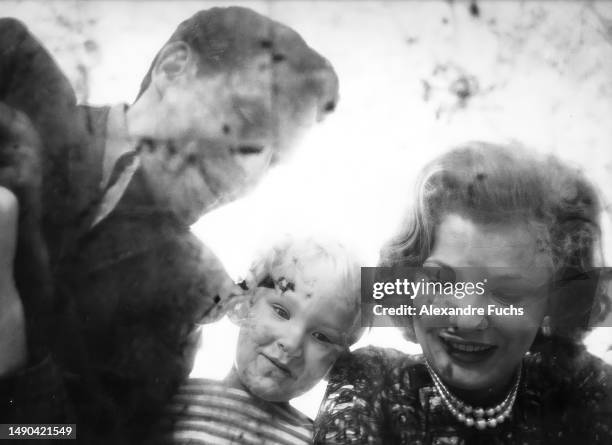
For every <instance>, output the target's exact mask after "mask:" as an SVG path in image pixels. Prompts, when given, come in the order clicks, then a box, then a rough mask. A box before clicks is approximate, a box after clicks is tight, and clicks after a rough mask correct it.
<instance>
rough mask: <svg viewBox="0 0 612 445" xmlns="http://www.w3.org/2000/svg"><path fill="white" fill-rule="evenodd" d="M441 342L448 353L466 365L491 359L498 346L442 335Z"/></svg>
mask: <svg viewBox="0 0 612 445" xmlns="http://www.w3.org/2000/svg"><path fill="white" fill-rule="evenodd" d="M439 338H440V342H441V343H442V346H443V347H444V349H445V350H446V352H447V353H448V354H449V355H450V356H451V357H453V358H454V359H456V360H458V361H460V362H465V363H477V362H481V361H484V360H486V359H488V358H489V357H491V356H492V355H493V354H494V353H495V350H496V349H497V346H495V345H491V344H487V343H479V342H472V341H467V340H463V339H459V338H456V337H452V336H444V335H440V336H439Z"/></svg>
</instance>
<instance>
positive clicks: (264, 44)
mask: <svg viewBox="0 0 612 445" xmlns="http://www.w3.org/2000/svg"><path fill="white" fill-rule="evenodd" d="M260 44H261V47H262V48H265V49H270V48H272V40H268V39H264V40H262V41H261V42H260Z"/></svg>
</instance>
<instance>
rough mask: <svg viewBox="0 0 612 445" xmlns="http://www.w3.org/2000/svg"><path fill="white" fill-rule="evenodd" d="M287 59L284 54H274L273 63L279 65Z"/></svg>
mask: <svg viewBox="0 0 612 445" xmlns="http://www.w3.org/2000/svg"><path fill="white" fill-rule="evenodd" d="M285 59H286V57H285V56H284V55H283V54H274V55H273V56H272V61H273V62H275V63H279V62H282V61H284V60H285Z"/></svg>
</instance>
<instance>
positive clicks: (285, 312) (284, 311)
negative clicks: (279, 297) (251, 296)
mask: <svg viewBox="0 0 612 445" xmlns="http://www.w3.org/2000/svg"><path fill="white" fill-rule="evenodd" d="M272 309H273V310H274V312H276V314H277V315H278V316H279V317H281V318H284V319H285V320H289V318H290V314H289V311H288V310H287V309H285V308H284V307H282V306H281V305H280V304H273V305H272Z"/></svg>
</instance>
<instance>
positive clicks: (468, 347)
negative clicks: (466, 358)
mask: <svg viewBox="0 0 612 445" xmlns="http://www.w3.org/2000/svg"><path fill="white" fill-rule="evenodd" d="M450 345H451V346H452V347H453V348H454V349H457V350H459V351H464V352H482V351H488V350H489V349H491V348H493V346H486V345H474V344H464V343H454V342H450Z"/></svg>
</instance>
